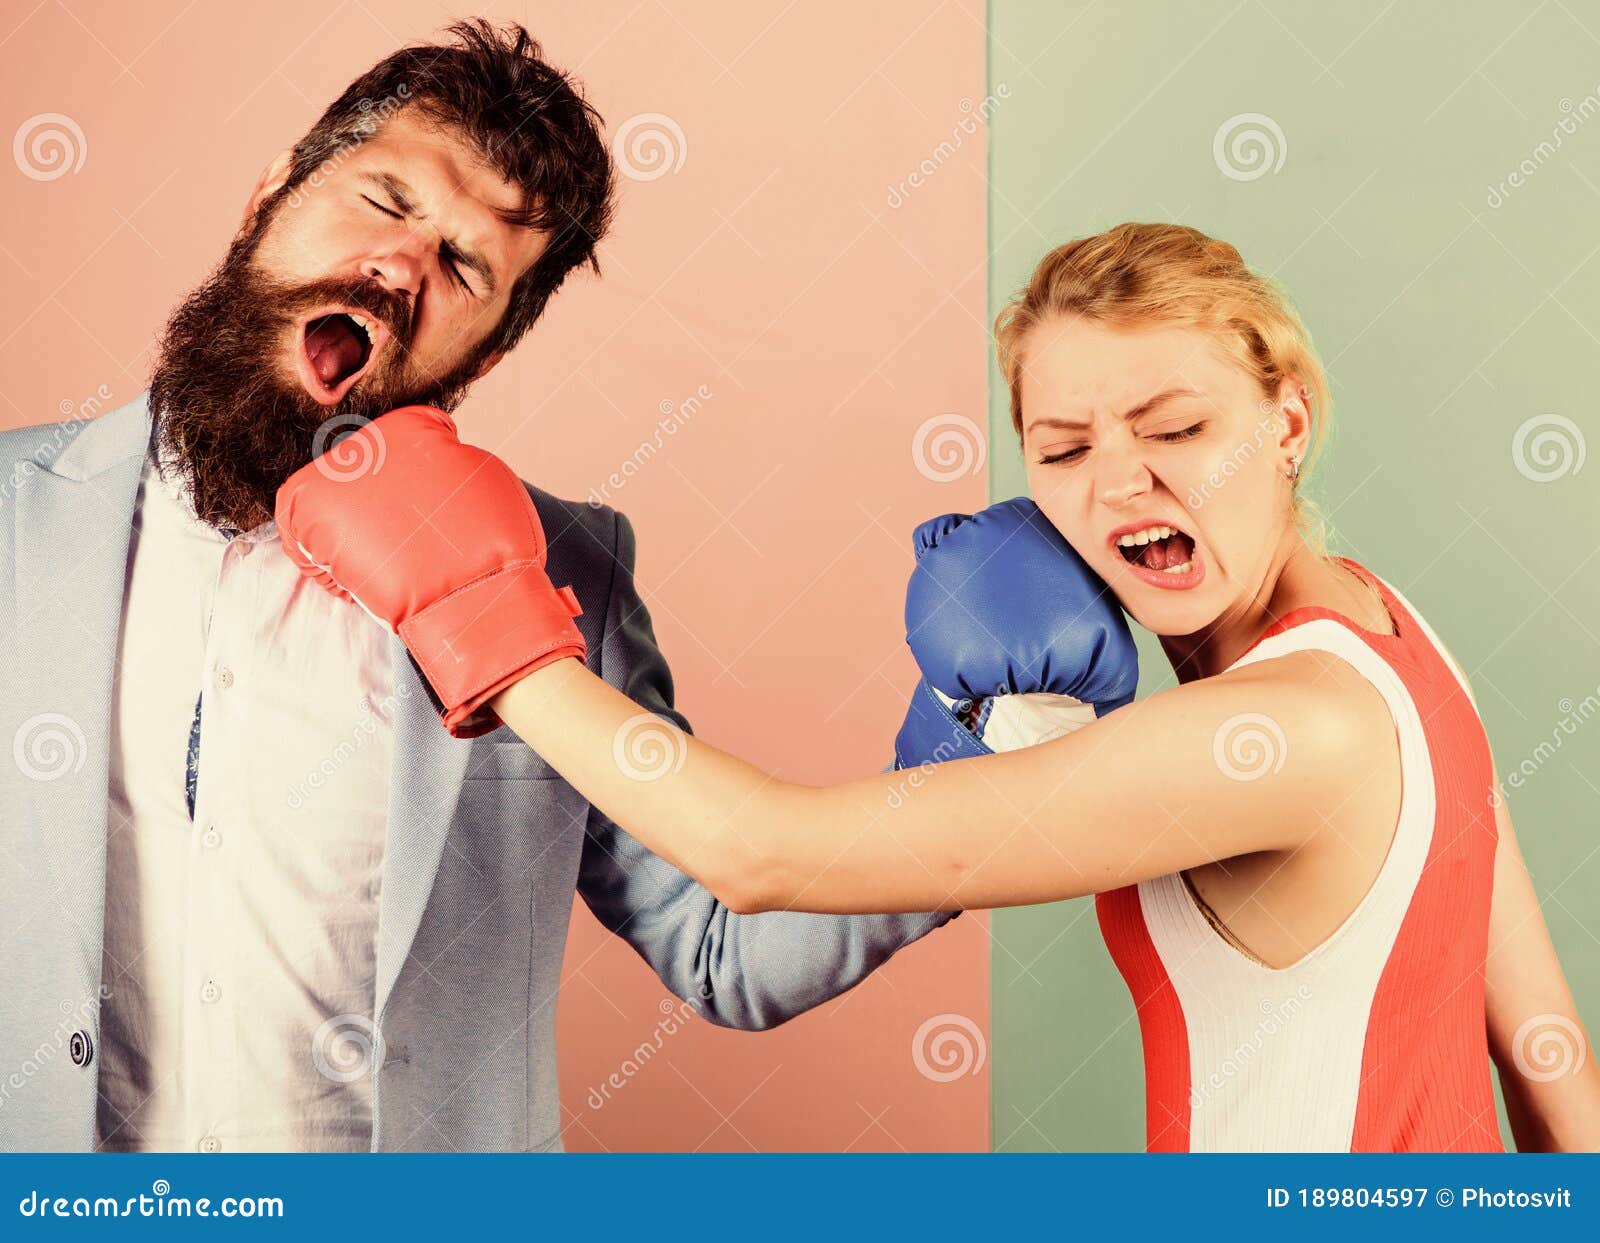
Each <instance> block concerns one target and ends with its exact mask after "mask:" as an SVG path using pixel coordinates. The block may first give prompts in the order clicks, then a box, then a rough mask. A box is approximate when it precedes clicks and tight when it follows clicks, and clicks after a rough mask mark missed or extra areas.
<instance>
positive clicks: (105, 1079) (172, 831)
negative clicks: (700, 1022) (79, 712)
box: [85, 443, 395, 1152]
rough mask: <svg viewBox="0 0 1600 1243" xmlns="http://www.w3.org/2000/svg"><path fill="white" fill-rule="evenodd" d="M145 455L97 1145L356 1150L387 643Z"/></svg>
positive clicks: (126, 653)
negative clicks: (232, 531) (225, 523)
mask: <svg viewBox="0 0 1600 1243" xmlns="http://www.w3.org/2000/svg"><path fill="white" fill-rule="evenodd" d="M155 452H156V450H155V447H154V443H152V449H151V454H150V456H149V457H148V458H147V460H146V464H145V468H144V474H143V478H142V482H141V485H140V489H139V496H138V499H137V501H136V504H135V510H134V526H133V536H132V545H131V548H130V552H129V558H128V576H127V582H126V585H125V589H124V602H123V618H122V633H121V636H120V645H119V651H118V662H117V674H116V689H115V693H114V698H113V704H112V722H111V740H112V755H111V777H110V812H109V823H108V826H107V829H108V834H107V852H106V900H105V942H104V945H105V950H104V962H103V977H102V982H103V986H104V988H105V989H107V990H109V994H108V995H107V996H106V999H105V1000H104V1002H103V1003H102V1009H101V1037H100V1038H101V1047H100V1054H99V1058H98V1061H99V1075H100V1104H99V1119H98V1128H97V1129H98V1135H97V1140H98V1146H99V1147H101V1148H103V1149H111V1150H135V1151H151V1150H156V1151H183V1150H188V1151H196V1150H198V1151H201V1152H235V1151H240V1152H242V1151H327V1150H362V1151H364V1150H366V1149H367V1148H368V1147H369V1144H370V1141H371V1127H372V1109H371V1077H370V1071H371V1064H370V1049H371V1047H372V1044H373V1042H372V1039H371V1035H372V1009H373V995H374V989H375V978H376V950H377V924H378V890H379V884H380V880H381V877H382V868H383V852H384V839H385V829H386V824H387V820H388V798H389V793H388V792H389V769H390V762H391V747H392V741H393V722H394V708H395V702H394V698H393V691H392V681H391V670H390V664H389V649H388V640H389V636H388V633H387V631H386V630H385V629H384V628H383V627H382V626H380V625H379V624H378V623H377V622H375V621H374V620H373V619H372V618H371V617H369V616H368V615H367V614H366V613H364V612H363V611H362V610H361V609H360V608H358V607H356V606H354V605H352V604H349V603H347V602H343V601H340V600H337V599H335V598H334V597H333V596H331V595H329V594H328V593H327V592H326V591H324V590H323V589H322V588H320V587H318V586H317V585H316V584H315V583H312V582H310V581H309V580H306V579H304V578H302V577H301V576H300V574H299V573H298V571H297V570H296V569H295V568H294V566H293V565H292V564H291V563H290V562H289V559H288V558H287V557H285V556H284V555H283V554H282V550H281V548H280V546H279V542H278V537H277V527H276V524H275V523H272V522H268V523H265V524H264V525H262V526H260V527H257V528H256V529H255V530H253V531H249V532H245V533H243V534H239V535H236V536H234V538H232V539H229V538H227V536H226V535H225V534H224V533H222V532H219V531H217V530H215V529H214V528H211V527H209V526H206V525H204V524H202V523H200V522H199V521H198V520H196V519H195V517H194V511H193V509H192V507H191V506H190V505H189V502H188V500H187V498H186V495H185V494H184V493H183V492H182V491H181V490H179V489H178V488H177V487H176V486H175V484H174V483H172V482H170V481H168V480H166V479H164V478H163V477H162V476H161V474H160V473H158V472H157V471H156V469H155ZM91 519H92V515H86V516H85V520H86V521H88V520H91ZM202 690H203V692H204V701H203V713H202V726H201V733H200V746H199V751H198V757H197V758H198V778H199V779H198V783H197V786H196V791H195V808H194V818H193V820H192V821H191V819H190V816H189V812H188V808H187V805H186V797H185V770H186V759H187V754H188V744H189V735H190V728H191V724H192V722H193V719H194V712H195V701H196V698H197V697H198V696H200V695H201V693H202Z"/></svg>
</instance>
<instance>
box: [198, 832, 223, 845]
mask: <svg viewBox="0 0 1600 1243" xmlns="http://www.w3.org/2000/svg"><path fill="white" fill-rule="evenodd" d="M200 841H201V842H202V843H203V844H204V845H205V846H207V847H208V848H210V849H212V850H215V849H216V848H217V847H218V846H220V845H222V834H221V833H218V832H217V831H216V830H215V829H207V830H206V831H205V834H204V835H203V836H202V837H201V838H200Z"/></svg>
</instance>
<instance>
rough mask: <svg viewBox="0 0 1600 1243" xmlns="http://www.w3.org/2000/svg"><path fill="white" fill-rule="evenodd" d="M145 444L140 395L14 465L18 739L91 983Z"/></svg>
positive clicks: (44, 842)
mask: <svg viewBox="0 0 1600 1243" xmlns="http://www.w3.org/2000/svg"><path fill="white" fill-rule="evenodd" d="M63 434H65V433H63ZM148 443H149V413H148V410H147V408H146V407H145V405H144V402H143V400H142V398H141V399H139V400H135V401H134V402H131V403H129V404H128V405H126V406H122V407H120V408H118V409H117V410H114V411H112V412H111V413H109V414H105V415H102V416H100V417H99V418H97V419H95V420H93V421H92V422H91V423H89V424H88V425H87V426H85V427H83V428H82V429H81V430H79V431H78V432H77V434H76V435H75V436H74V437H73V438H72V440H71V441H70V442H69V443H67V444H66V445H65V446H64V447H63V448H62V449H61V450H60V451H59V452H58V453H56V454H55V455H54V458H53V459H52V460H50V461H47V462H44V463H38V462H36V461H30V463H29V464H28V465H27V466H26V467H20V468H19V469H18V471H16V472H13V477H14V478H15V477H17V475H18V474H19V473H20V480H19V482H18V485H17V489H16V497H15V506H16V530H15V539H16V573H15V578H14V583H13V586H14V590H15V592H16V600H15V607H16V617H17V648H16V651H17V653H18V654H19V656H20V657H21V658H20V659H18V660H17V661H16V662H15V663H14V664H12V665H11V667H10V668H11V671H12V674H13V675H14V676H15V677H16V679H17V684H18V685H17V692H18V699H17V700H16V704H17V709H16V710H17V711H18V712H19V713H20V715H21V718H22V719H21V721H20V726H21V732H20V733H19V735H18V738H17V744H18V750H19V752H22V751H24V750H26V752H27V753H28V755H29V764H28V767H27V769H25V773H27V775H29V776H30V777H31V778H32V779H31V780H30V781H29V782H28V786H31V789H29V795H30V796H31V801H32V802H33V805H34V806H35V808H36V809H37V810H36V815H35V821H36V823H37V825H38V828H39V836H40V843H41V854H42V855H43V858H44V860H45V864H46V866H47V867H48V868H49V870H50V872H51V873H52V874H53V876H54V878H55V881H56V884H57V886H58V892H57V897H56V900H57V901H58V902H59V903H60V904H61V906H62V910H63V913H64V914H65V916H66V921H65V923H66V924H70V926H71V927H72V928H73V929H74V930H75V932H76V934H77V941H76V948H77V951H78V954H79V966H80V970H81V972H82V974H83V980H84V982H85V983H88V984H89V985H90V986H91V987H93V984H94V982H95V981H98V979H99V978H100V955H101V937H102V935H103V931H104V922H103V915H104V897H105V846H106V832H107V823H106V812H107V782H108V779H109V776H110V754H111V738H110V734H111V693H112V686H113V680H114V676H115V665H116V655H117V636H118V631H119V629H120V622H121V618H122V590H123V581H124V578H125V575H126V573H127V563H128V543H129V537H130V535H131V533H132V527H133V507H134V501H135V499H136V497H137V495H138V488H139V473H140V469H141V467H142V466H143V463H144V454H145V449H146V447H147V445H148ZM8 465H9V464H8ZM25 788H26V787H25Z"/></svg>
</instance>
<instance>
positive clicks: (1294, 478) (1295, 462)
mask: <svg viewBox="0 0 1600 1243" xmlns="http://www.w3.org/2000/svg"><path fill="white" fill-rule="evenodd" d="M1283 473H1284V474H1285V475H1287V476H1288V477H1289V481H1290V482H1291V483H1295V482H1298V480H1299V478H1300V458H1299V456H1298V455H1294V454H1291V455H1290V457H1289V469H1288V470H1286V471H1284V472H1283Z"/></svg>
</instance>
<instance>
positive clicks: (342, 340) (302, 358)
mask: <svg viewBox="0 0 1600 1243" xmlns="http://www.w3.org/2000/svg"><path fill="white" fill-rule="evenodd" d="M390 335H391V334H390V332H389V330H388V328H387V327H385V326H384V323H383V321H382V320H380V319H378V318H377V317H376V316H373V315H369V314H367V313H365V312H363V311H360V310H357V309H356V308H354V307H336V308H325V309H323V310H321V311H319V312H318V313H317V314H315V315H313V316H312V317H311V318H310V319H307V320H306V321H305V322H304V323H302V324H301V326H300V342H299V349H298V351H297V354H298V358H297V360H296V361H297V362H298V364H299V366H298V370H299V372H300V382H301V384H302V385H303V386H304V387H305V390H306V392H308V393H310V394H311V396H312V397H313V398H315V399H316V400H317V401H318V402H320V403H322V404H323V405H325V406H331V405H334V404H336V403H337V402H338V401H339V400H340V399H341V398H343V397H344V395H345V394H346V393H348V392H349V391H350V389H351V386H352V385H354V384H355V382H356V381H357V380H359V379H360V378H361V377H362V376H363V375H365V374H366V373H367V371H368V370H370V369H371V367H372V364H373V363H374V362H375V361H376V359H377V357H378V355H379V354H381V353H382V352H383V348H384V346H386V345H387V344H388V342H389V337H390Z"/></svg>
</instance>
